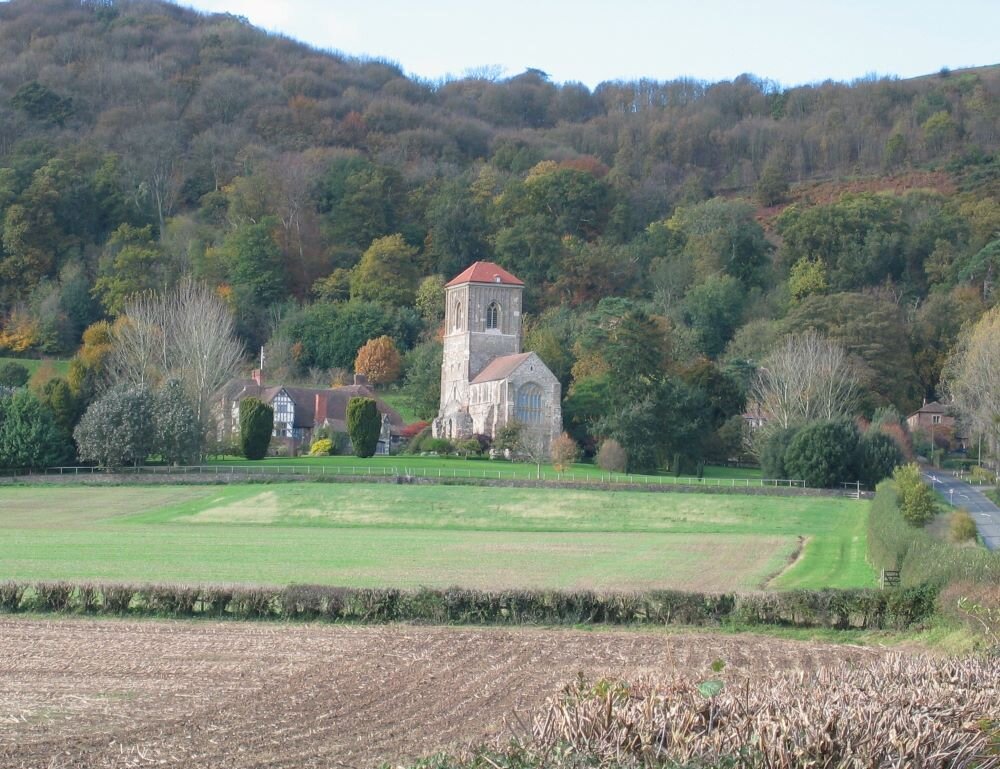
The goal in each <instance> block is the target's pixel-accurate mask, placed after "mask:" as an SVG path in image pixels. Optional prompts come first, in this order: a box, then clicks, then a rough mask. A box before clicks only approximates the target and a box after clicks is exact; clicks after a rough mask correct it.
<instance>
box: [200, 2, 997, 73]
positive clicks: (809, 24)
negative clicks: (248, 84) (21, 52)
mask: <svg viewBox="0 0 1000 769" xmlns="http://www.w3.org/2000/svg"><path fill="white" fill-rule="evenodd" d="M181 4H183V5H188V6H192V7H195V8H199V9H201V10H208V11H228V12H230V13H235V14H239V15H243V16H246V17H247V18H249V19H250V21H251V22H252V23H254V24H255V25H257V26H260V27H263V28H265V29H268V30H272V31H278V32H282V33H284V34H286V35H289V36H291V37H294V38H296V39H298V40H303V41H305V42H308V43H311V44H312V45H314V46H317V47H319V48H329V49H334V50H338V51H342V52H344V53H347V54H351V55H367V56H375V57H380V58H386V59H390V60H392V61H395V62H398V63H399V64H400V65H401V66H402V67H403V69H404V70H405V71H406V72H407V73H408V74H411V75H416V76H419V77H421V78H425V79H430V80H436V79H438V78H441V77H443V76H445V75H448V74H451V75H456V76H458V75H461V74H462V73H464V72H465V71H467V70H469V69H474V68H477V67H481V66H491V65H499V66H500V67H501V68H502V70H503V72H504V73H505V74H507V75H514V74H517V73H519V72H522V71H523V70H524V69H526V68H528V67H535V68H537V69H541V70H544V71H545V72H548V73H549V74H550V75H551V77H552V79H553V80H555V81H558V82H565V81H570V80H575V81H580V82H583V83H585V84H587V85H588V86H590V87H594V86H596V85H597V84H598V83H600V82H601V81H602V80H615V79H633V78H639V77H649V78H654V79H657V80H667V79H672V78H676V77H680V76H693V77H696V78H698V79H702V80H712V81H714V80H721V79H730V78H733V77H735V76H736V75H738V74H740V73H743V72H752V73H754V74H756V75H759V76H761V77H766V78H770V79H773V80H777V81H779V82H781V83H783V84H785V85H793V84H799V83H807V82H816V81H820V80H826V79H828V78H830V79H834V80H851V79H853V78H856V77H861V76H864V75H866V74H869V73H872V72H876V73H878V74H894V75H899V76H900V77H911V76H914V75H920V74H928V73H932V72H937V71H938V70H940V69H941V68H942V67H945V66H947V67H950V68H952V69H957V68H959V67H963V66H977V65H983V64H996V63H1000V0H953V1H952V2H941V0H935V1H934V2H931V0H839V1H838V2H832V1H825V2H813V1H811V0H771V2H767V3H757V2H753V1H752V0H746V1H745V2H739V1H738V0H683V1H681V0H661V1H660V2H656V1H655V0H606V1H604V2H600V1H598V0H575V1H574V2H546V1H545V0H533V1H532V0H505V1H504V2H501V3H489V4H487V3H477V2H474V1H470V0H464V1H459V0H424V2H422V3H415V2H407V1H406V0H367V1H366V0H325V1H324V0H181Z"/></svg>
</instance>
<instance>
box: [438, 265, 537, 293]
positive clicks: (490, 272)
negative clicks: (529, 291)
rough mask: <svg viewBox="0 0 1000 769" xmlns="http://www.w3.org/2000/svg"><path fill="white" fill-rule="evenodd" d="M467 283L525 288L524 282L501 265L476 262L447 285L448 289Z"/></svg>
mask: <svg viewBox="0 0 1000 769" xmlns="http://www.w3.org/2000/svg"><path fill="white" fill-rule="evenodd" d="M465 283H500V284H501V285H505V286H523V285H524V281H521V280H518V279H517V278H515V277H514V276H513V275H511V274H510V273H509V272H507V270H505V269H504V268H503V267H501V266H500V265H499V264H494V263H493V262H474V263H473V264H471V265H469V266H468V267H467V268H466V269H464V270H463V271H462V272H461V273H459V274H458V275H456V276H455V277H454V278H452V279H451V280H449V281H448V283H446V284H445V287H446V288H451V287H452V286H461V285H463V284H465Z"/></svg>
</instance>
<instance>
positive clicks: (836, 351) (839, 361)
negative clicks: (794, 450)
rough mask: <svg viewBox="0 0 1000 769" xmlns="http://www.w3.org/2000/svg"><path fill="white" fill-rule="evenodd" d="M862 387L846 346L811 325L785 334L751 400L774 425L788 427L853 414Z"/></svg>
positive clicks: (759, 377) (765, 364)
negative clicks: (802, 332)
mask: <svg viewBox="0 0 1000 769" xmlns="http://www.w3.org/2000/svg"><path fill="white" fill-rule="evenodd" d="M858 393H859V385H858V379H857V376H856V374H855V372H854V368H853V366H852V365H851V363H850V361H849V360H848V358H847V354H846V353H845V352H844V348H843V347H841V346H840V345H838V344H836V343H834V342H831V341H829V340H827V339H824V338H823V337H821V336H820V335H819V334H816V333H815V332H811V331H807V332H806V333H804V334H798V335H792V336H789V337H786V339H785V341H784V342H783V343H782V344H780V345H779V346H778V347H776V348H775V349H774V350H773V351H772V352H771V354H770V355H768V356H767V358H765V359H764V361H763V363H762V364H761V367H760V369H759V370H758V374H757V379H756V381H755V382H754V383H753V385H752V388H751V395H750V400H752V401H756V403H757V404H758V405H759V407H760V409H761V411H762V412H763V413H764V414H766V415H767V417H768V421H767V425H766V426H767V427H768V428H769V429H777V428H781V429H788V428H790V427H795V426H800V425H802V424H805V423H806V422H811V421H815V420H826V421H829V420H833V419H837V418H839V417H850V416H853V411H854V407H855V405H856V403H857V400H858ZM766 432H767V431H766V430H765V431H764V432H763V433H761V436H762V437H763V436H764V435H766Z"/></svg>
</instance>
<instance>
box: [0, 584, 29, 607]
mask: <svg viewBox="0 0 1000 769" xmlns="http://www.w3.org/2000/svg"><path fill="white" fill-rule="evenodd" d="M23 597H24V585H23V584H21V583H20V582H0V610H2V611H17V610H18V609H20V608H21V599H22V598H23Z"/></svg>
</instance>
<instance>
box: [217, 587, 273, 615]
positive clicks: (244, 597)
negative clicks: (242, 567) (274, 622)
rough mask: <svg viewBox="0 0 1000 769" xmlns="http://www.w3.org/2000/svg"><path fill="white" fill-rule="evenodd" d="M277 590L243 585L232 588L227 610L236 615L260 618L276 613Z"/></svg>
mask: <svg viewBox="0 0 1000 769" xmlns="http://www.w3.org/2000/svg"><path fill="white" fill-rule="evenodd" d="M277 599H278V594H277V591H276V590H275V589H273V588H267V587H245V588H236V589H234V590H233V593H232V598H231V599H230V601H229V611H230V612H232V614H233V615H234V616H236V617H241V618H244V619H260V618H262V617H271V616H273V615H274V614H275V613H276V610H277V606H276V604H277V603H278V600H277Z"/></svg>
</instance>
